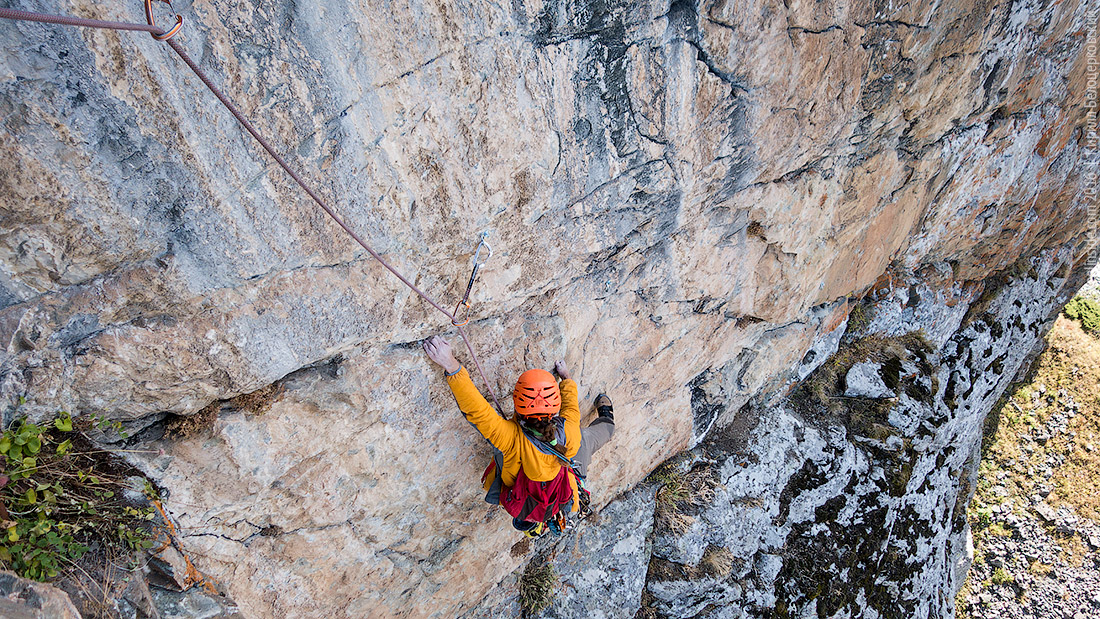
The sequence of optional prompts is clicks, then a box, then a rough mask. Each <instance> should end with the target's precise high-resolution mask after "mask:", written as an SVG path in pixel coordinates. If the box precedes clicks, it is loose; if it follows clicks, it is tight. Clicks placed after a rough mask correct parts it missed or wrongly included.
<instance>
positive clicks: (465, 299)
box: [451, 232, 493, 327]
mask: <svg viewBox="0 0 1100 619" xmlns="http://www.w3.org/2000/svg"><path fill="white" fill-rule="evenodd" d="M488 238H489V233H488V232H482V233H481V240H480V241H479V242H478V244H477V250H476V251H475V252H474V270H473V272H472V273H470V281H469V283H467V284H466V294H464V295H462V300H461V301H459V302H458V305H456V306H455V311H454V317H453V318H451V324H452V325H454V326H456V327H465V326H466V325H468V324H470V291H471V290H473V289H474V280H475V279H477V272H478V271H479V270H480V269H481V265H483V264H485V261H486V260H488V259H489V258H492V257H493V248H492V247H490V246H489V243H488V242H487V241H486V239H488ZM482 247H484V248H485V249H486V251H487V252H488V255H486V256H485V260H482V259H481V248H482ZM462 308H466V319H465V320H462V321H459V319H458V313H459V312H460V311H462Z"/></svg>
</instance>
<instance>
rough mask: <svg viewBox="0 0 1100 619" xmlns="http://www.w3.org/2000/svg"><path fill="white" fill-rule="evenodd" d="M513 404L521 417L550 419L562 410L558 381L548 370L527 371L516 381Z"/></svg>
mask: <svg viewBox="0 0 1100 619" xmlns="http://www.w3.org/2000/svg"><path fill="white" fill-rule="evenodd" d="M512 403H513V404H515V407H516V414H517V415H519V416H520V417H527V418H531V419H550V418H552V417H553V416H554V415H557V414H558V411H559V410H561V392H560V391H558V381H556V380H554V375H553V374H551V373H550V372H547V371H546V370H538V369H535V370H527V371H526V372H524V373H523V374H520V375H519V380H517V381H516V388H515V389H514V390H513V391H512Z"/></svg>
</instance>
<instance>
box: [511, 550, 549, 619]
mask: <svg viewBox="0 0 1100 619" xmlns="http://www.w3.org/2000/svg"><path fill="white" fill-rule="evenodd" d="M557 586H558V573H557V571H556V570H555V569H554V566H553V565H551V564H550V563H548V562H547V561H546V560H545V559H533V560H531V562H530V563H528V564H527V567H526V568H524V570H523V576H521V577H520V579H519V605H520V608H521V609H523V612H524V614H525V615H527V616H531V615H536V614H538V613H541V612H542V611H544V610H546V609H547V608H549V607H550V603H551V602H553V601H554V591H555V589H556V588H557Z"/></svg>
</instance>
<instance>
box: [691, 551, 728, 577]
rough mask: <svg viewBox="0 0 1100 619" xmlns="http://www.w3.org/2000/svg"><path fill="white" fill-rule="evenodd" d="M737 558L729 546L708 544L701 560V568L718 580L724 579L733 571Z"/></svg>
mask: <svg viewBox="0 0 1100 619" xmlns="http://www.w3.org/2000/svg"><path fill="white" fill-rule="evenodd" d="M734 563H735V560H734V556H733V553H732V552H730V550H729V549H728V548H724V547H719V546H713V545H712V546H707V549H706V550H705V551H704V552H703V558H702V559H700V560H699V569H701V570H702V571H703V572H704V573H705V574H708V575H710V576H712V577H714V578H717V579H718V580H724V579H725V578H727V577H729V575H730V573H731V572H733V566H734Z"/></svg>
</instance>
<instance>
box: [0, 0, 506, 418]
mask: <svg viewBox="0 0 1100 619" xmlns="http://www.w3.org/2000/svg"><path fill="white" fill-rule="evenodd" d="M0 18H4V19H14V20H18V21H32V22H41V23H47V24H60V25H63V26H80V27H83V28H106V29H109V30H129V31H141V32H148V33H149V34H151V35H153V37H154V38H157V39H158V40H163V39H160V37H165V35H166V34H168V33H167V32H166V31H165V30H164V29H163V28H161V27H159V26H153V25H146V24H131V23H126V22H112V21H101V20H98V19H84V18H80V17H70V16H68V15H47V14H43V13H31V12H28V11H17V10H14V9H2V8H0ZM177 28H178V23H177ZM165 38H166V37H165ZM165 42H166V43H168V45H169V46H170V47H171V48H172V49H173V50H174V51H175V52H176V54H177V55H179V57H180V58H181V59H182V60H183V62H184V63H186V64H187V66H188V67H190V68H191V71H192V72H194V74H195V76H196V77H198V78H199V79H200V80H202V83H203V84H205V85H206V87H207V88H208V89H210V92H212V93H214V96H215V97H217V98H218V101H221V103H222V105H224V106H225V108H226V109H227V110H229V113H230V114H232V115H233V117H234V118H236V119H237V122H238V123H240V125H241V126H242V127H244V128H245V130H246V131H248V133H249V134H251V135H252V137H253V138H255V140H256V141H257V142H259V143H260V146H262V147H263V149H264V150H266V151H267V154H269V155H271V157H272V158H273V159H274V160H275V162H276V163H278V164H279V166H280V167H282V168H283V170H285V171H286V173H287V174H289V175H290V177H291V178H292V179H294V182H296V183H298V186H299V187H301V188H302V190H304V191H305V192H306V193H307V194H309V197H310V198H313V201H314V202H316V203H317V205H318V206H320V207H321V209H322V210H324V211H325V213H326V214H327V215H328V216H329V217H331V218H332V220H333V221H335V222H336V224H337V225H339V226H340V227H341V228H343V229H344V232H347V233H348V236H350V237H351V238H353V239H355V242H356V243H359V245H361V246H362V247H363V249H365V250H367V252H368V253H369V254H370V255H371V257H372V258H374V259H375V260H377V261H378V262H379V263H380V264H381V265H382V266H384V267H386V269H387V270H388V271H389V272H390V273H393V274H394V276H396V277H397V279H399V280H401V283H403V284H405V285H406V286H408V287H409V289H411V290H412V291H413V292H415V293H416V294H417V295H419V296H420V298H421V299H424V300H425V301H427V302H428V304H429V305H431V306H432V307H434V308H435V309H437V310H439V312H441V313H442V314H443V315H444V316H446V317H447V318H448V319H450V320H451V323H452V324H454V322H455V316H454V314H452V313H450V312H448V311H447V310H445V309H443V307H442V306H441V305H440V304H438V303H436V302H435V300H434V299H432V298H431V297H430V296H428V295H427V294H425V293H424V291H422V290H420V289H419V288H417V287H416V286H415V285H414V284H413V283H412V282H411V281H409V280H408V279H407V278H406V277H405V276H404V275H402V274H401V273H400V272H399V271H398V270H397V269H395V268H394V267H393V266H391V265H390V263H388V262H386V260H385V259H384V258H382V256H380V255H379V254H378V252H376V251H374V250H373V249H371V247H370V245H367V244H366V242H364V241H363V239H361V238H359V235H358V234H356V233H355V232H354V231H353V230H352V229H351V228H349V227H348V225H347V224H346V223H344V220H343V219H341V218H340V216H339V215H337V214H336V213H335V211H333V210H332V209H331V208H330V207H329V205H328V204H327V203H325V201H324V200H323V199H321V196H319V195H318V194H317V192H316V191H314V190H313V188H312V187H310V186H309V185H308V184H307V183H306V182H305V181H304V180H302V177H301V176H299V175H298V173H297V172H295V171H294V169H293V168H291V167H290V164H288V163H287V162H286V160H284V159H283V158H282V157H281V156H280V155H279V153H277V152H275V149H274V148H273V147H272V146H271V144H270V143H269V142H268V141H267V140H266V139H264V137H263V136H262V135H260V133H259V131H257V130H256V128H255V127H254V126H253V125H252V123H251V122H249V121H248V119H247V118H245V117H244V115H243V114H242V113H241V111H240V110H239V109H237V106H236V105H234V104H233V102H232V101H230V100H229V98H228V97H226V96H225V94H224V93H222V91H221V89H219V88H218V87H217V86H215V85H214V82H212V81H210V78H209V77H207V75H206V73H204V72H203V70H202V69H200V68H199V67H198V65H196V64H195V61H193V60H191V57H190V56H188V55H187V52H186V51H184V49H183V47H182V46H181V45H180V44H179V43H178V42H177V41H176V40H175V39H167V40H165ZM456 326H457V325H456ZM458 334H459V335H460V336H461V337H462V341H463V342H465V344H466V350H468V351H469V352H470V358H471V359H473V360H474V365H475V366H476V367H477V371H478V373H479V374H480V375H481V380H483V381H484V382H485V386H486V387H488V388H489V395H491V396H492V397H493V403H494V404H496V407H497V411H498V412H500V413H501V414H503V412H504V409H502V408H501V407H500V401H499V400H497V394H496V390H495V389H493V385H492V384H491V383H490V382H489V379H488V378H487V377H486V376H485V371H484V370H483V369H481V363H480V362H479V361H478V359H477V355H476V354H475V353H474V347H473V345H472V344H470V338H469V337H467V336H466V330H465V329H463V328H462V327H460V326H459V327H458Z"/></svg>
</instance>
